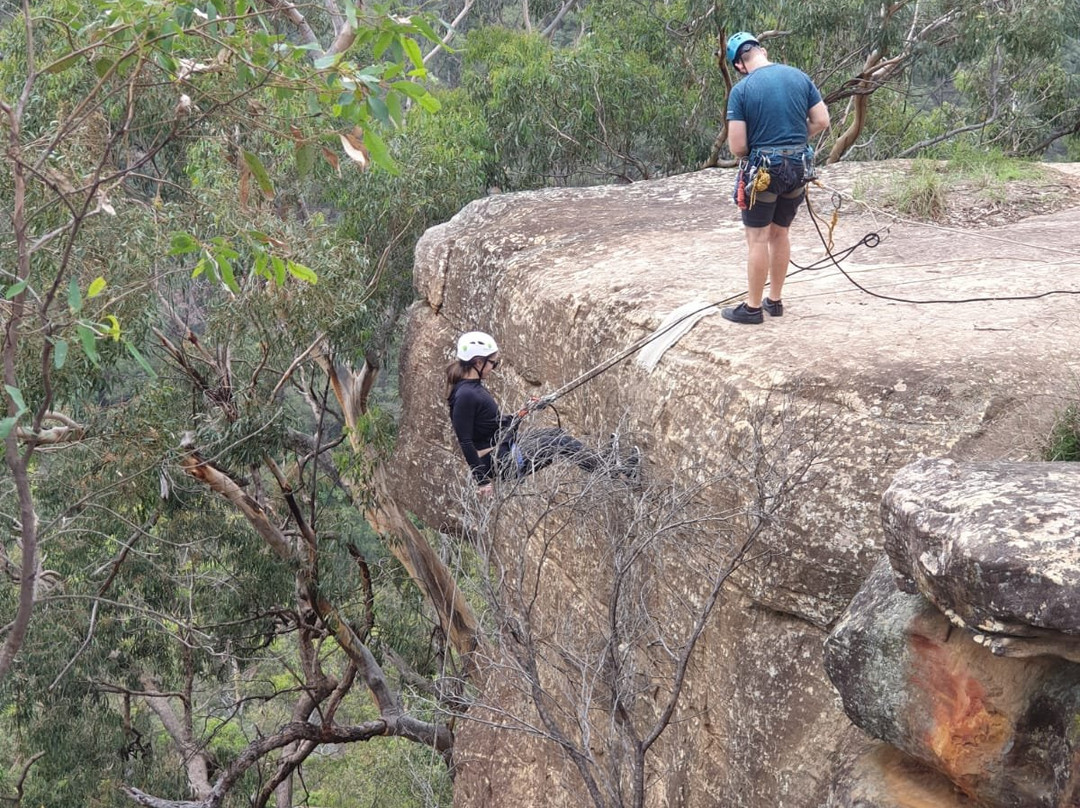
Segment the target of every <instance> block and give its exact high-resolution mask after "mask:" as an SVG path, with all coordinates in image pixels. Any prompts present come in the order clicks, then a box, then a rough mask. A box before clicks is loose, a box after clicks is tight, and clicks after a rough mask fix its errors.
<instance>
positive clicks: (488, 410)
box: [448, 379, 514, 485]
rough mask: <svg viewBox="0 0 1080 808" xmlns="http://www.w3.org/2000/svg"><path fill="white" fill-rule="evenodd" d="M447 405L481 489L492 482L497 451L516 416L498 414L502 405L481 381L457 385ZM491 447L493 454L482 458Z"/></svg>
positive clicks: (459, 440)
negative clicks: (484, 451) (482, 454)
mask: <svg viewBox="0 0 1080 808" xmlns="http://www.w3.org/2000/svg"><path fill="white" fill-rule="evenodd" d="M448 401H449V404H450V421H451V423H453V425H454V434H455V435H457V439H458V444H460V446H461V453H462V454H463V455H465V461H466V462H467V463H468V464H469V468H471V469H472V474H473V477H474V478H475V479H476V481H477V482H478V483H480V484H481V485H483V484H484V483H487V482H490V480H491V478H492V476H493V472H492V469H493V466H494V462H495V455H496V453H497V451H498V450H497V449H496V448H494V447H495V446H496V444H497V443H498V441H499V439H500V438H501V437H503V435H501V434H500V433H502V431H503V430H505V429H507V428H509V427H510V425H511V423H512V422H513V420H514V416H512V415H500V414H499V405H498V404H496V403H495V399H494V398H493V397H492V395H491V393H489V392H488V391H487V390H485V389H484V386H483V385H482V384H481V383H480V380H479V379H464V380H463V381H460V382H458V383H457V384H455V385H454V389H453V390H452V391H451V392H450V398H449V400H448ZM489 447H491V448H492V451H490V452H488V453H487V454H486V455H484V456H483V457H480V455H479V452H481V451H482V450H484V449H487V448H489Z"/></svg>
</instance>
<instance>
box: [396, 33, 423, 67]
mask: <svg viewBox="0 0 1080 808" xmlns="http://www.w3.org/2000/svg"><path fill="white" fill-rule="evenodd" d="M401 45H402V47H403V48H405V55H406V56H408V57H409V61H411V62H412V63H413V64H414V65H416V68H417V69H418V70H423V69H424V55H423V54H422V53H420V46H419V45H417V44H416V40H414V39H410V38H409V37H407V36H405V37H402V38H401Z"/></svg>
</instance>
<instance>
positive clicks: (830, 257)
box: [791, 194, 1080, 306]
mask: <svg viewBox="0 0 1080 808" xmlns="http://www.w3.org/2000/svg"><path fill="white" fill-rule="evenodd" d="M835 207H837V208H839V205H836V206H835ZM806 209H807V211H808V212H809V213H810V221H812V222H813V223H814V229H815V230H816V231H817V234H818V238H819V239H821V246H822V247H824V248H825V256H826V257H825V258H822V259H821V260H820V261H816V262H814V263H813V264H811V265H810V266H808V267H800V268H799V269H800V271H802V270H806V269H820V268H821V266H819V265H823V264H828V263H829V262H831V263H832V264H833V265H834V266H835V267H836V268H837V269H838V270H840V274H841V275H843V276H844V277H845V278H846V279H847V280H848V282H849V283H851V285H852V286H854V287H855V288H856V289H858V290H859V291H860V292H864V293H865V294H868V295H870V296H871V297H876V298H878V299H880V300H891V301H893V302H895V303H914V304H916V305H919V306H926V305H932V304H936V303H997V302H1007V301H1010V300H1039V299H1041V298H1044V297H1050V296H1052V295H1080V289H1053V290H1051V291H1049V292H1039V293H1038V294H1032V295H1007V296H1000V297H998V296H995V297H965V298H960V299H950V298H942V299H930V300H916V299H914V298H907V297H893V296H892V295H886V294H882V293H881V292H875V291H874V290H872V289H867V288H866V287H865V286H863V285H862V284H861V283H859V282H858V281H857V280H855V279H854V278H853V277H851V275H850V274H848V272H847V270H845V269H844V268H843V267H842V266H840V261H841V260H842V259H844V258H847V256H848V255H850V254H851V250H852V249H854V248H853V247H852V248H849V249H848V250H846V251H844V252H843V253H842V254H840V255H836V254H834V253H833V252H832V250H830V249H829V244H828V242H827V241H826V239H825V235H824V233H822V232H821V226H820V224H819V221H818V216H817V213H816V212H815V211H814V207H813V205H811V204H810V195H809V194H807V195H806ZM870 238H873V239H874V243H873V244H870V243H869V242H868V241H867V239H870ZM880 241H881V237H880V236H879V235H878V234H877V233H874V232H871V233H867V234H866V235H865V236H863V238H862V241H860V242H859V244H862V243H864V242H865V243H866V244H867V246H871V247H876V246H877V245H878V243H880ZM855 246H856V247H857V246H859V245H858V244H856V245H855ZM795 266H798V264H795ZM791 274H792V275H795V274H797V273H795V272H792V273H791Z"/></svg>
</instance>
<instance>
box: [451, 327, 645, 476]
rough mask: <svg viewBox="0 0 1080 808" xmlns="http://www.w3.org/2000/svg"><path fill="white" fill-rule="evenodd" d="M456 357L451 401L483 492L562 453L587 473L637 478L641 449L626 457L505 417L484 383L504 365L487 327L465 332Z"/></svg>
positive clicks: (457, 432)
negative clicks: (520, 427) (609, 454)
mask: <svg viewBox="0 0 1080 808" xmlns="http://www.w3.org/2000/svg"><path fill="white" fill-rule="evenodd" d="M456 355H457V358H456V359H455V360H453V361H452V362H451V363H450V364H449V365H448V366H447V368H446V402H447V404H449V406H450V421H451V423H452V424H453V425H454V434H455V435H457V439H458V444H459V445H460V446H461V453H462V454H463V455H465V461H466V462H467V463H468V464H469V468H471V469H472V475H473V479H475V480H476V483H477V485H478V486H479V488H478V492H479V493H480V494H488V493H490V492H491V490H492V488H491V484H492V481H493V480H495V479H496V478H499V479H514V478H520V477H524V476H526V475H528V474H532V473H533V472H534V471H539V470H540V469H542V468H544V467H546V466H548V465H550V464H551V463H552V462H553V461H554V460H555V459H556V458H557V457H565V458H567V459H569V460H572V461H573V462H574V463H576V464H577V465H578V466H579V467H580V468H582V469H584V470H585V471H587V472H590V473H591V472H594V471H597V470H598V469H607V470H609V471H610V472H611V473H612V475H613V476H616V475H620V474H621V475H624V476H626V477H630V478H633V477H635V476H636V472H637V466H638V462H637V450H636V448H635V450H634V454H633V456H632V457H631V458H629V459H628V460H627V461H620V460H619V459H618V457H617V456H612V457H610V458H608V457H605V456H603V455H601V454H600V453H599V452H597V451H595V450H593V449H589V448H588V447H586V446H585V445H584V444H583V443H582V442H581V441H579V440H577V439H576V438H574V437H572V436H571V435H569V434H568V433H567V432H565V431H564V430H562V429H558V428H556V427H548V428H543V429H524V430H521V431H520V432H519V430H518V425H519V423H520V417H519V416H516V415H503V414H502V413H500V412H499V407H498V405H497V404H496V403H495V399H494V398H493V397H492V395H491V393H489V392H488V391H487V388H485V387H484V381H485V380H486V379H487V378H488V376H490V375H491V373H492V371H494V370H496V369H497V368H498V367H499V362H500V361H501V360H500V358H499V346H498V345H496V344H495V339H494V338H493V337H492V336H491V335H489V334H485V333H483V332H482V331H470V332H469V333H467V334H462V335H461V337H460V338H459V339H458V341H457V350H456Z"/></svg>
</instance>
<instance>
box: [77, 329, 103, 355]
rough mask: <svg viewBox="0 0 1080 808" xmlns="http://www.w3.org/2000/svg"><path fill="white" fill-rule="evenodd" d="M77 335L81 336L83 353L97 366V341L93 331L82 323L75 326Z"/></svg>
mask: <svg viewBox="0 0 1080 808" xmlns="http://www.w3.org/2000/svg"><path fill="white" fill-rule="evenodd" d="M75 333H77V334H78V335H79V342H80V343H81V344H82V349H83V353H85V354H86V358H87V359H89V360H90V361H91V362H93V363H94V364H95V365H96V364H98V361H99V359H98V352H97V340H96V337H95V335H94V332H93V330H92V329H90V328H89V327H87V326H85V325H83V324H82V323H79V324H78V325H76V326H75Z"/></svg>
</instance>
